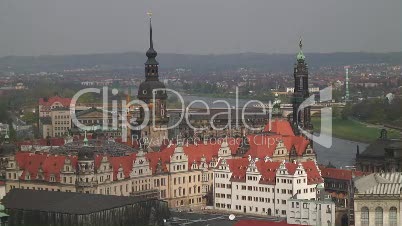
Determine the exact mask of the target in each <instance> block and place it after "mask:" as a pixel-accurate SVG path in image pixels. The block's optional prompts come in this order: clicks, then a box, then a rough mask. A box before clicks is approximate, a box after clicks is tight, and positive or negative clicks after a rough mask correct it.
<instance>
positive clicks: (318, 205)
mask: <svg viewBox="0 0 402 226" xmlns="http://www.w3.org/2000/svg"><path fill="white" fill-rule="evenodd" d="M286 222H287V223H288V224H301V225H325V226H335V203H334V202H333V201H332V199H331V197H330V195H328V194H326V193H325V191H324V187H323V186H317V197H316V200H306V199H299V198H298V197H297V195H296V196H295V197H294V198H291V199H289V200H288V215H287V216H286Z"/></svg>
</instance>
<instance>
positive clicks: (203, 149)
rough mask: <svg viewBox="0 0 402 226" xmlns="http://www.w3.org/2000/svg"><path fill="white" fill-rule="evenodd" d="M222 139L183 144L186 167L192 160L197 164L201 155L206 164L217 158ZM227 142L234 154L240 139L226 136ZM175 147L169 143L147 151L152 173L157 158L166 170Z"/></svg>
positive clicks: (189, 167) (189, 165)
mask: <svg viewBox="0 0 402 226" xmlns="http://www.w3.org/2000/svg"><path fill="white" fill-rule="evenodd" d="M222 141H223V140H218V141H217V142H208V143H206V144H204V143H200V144H189V145H186V144H184V145H183V150H184V153H185V154H186V155H187V157H188V169H191V165H192V164H193V163H194V161H195V162H196V163H197V164H199V163H200V162H201V158H202V157H205V159H206V162H207V163H208V164H209V163H210V162H211V161H212V159H213V158H214V159H216V160H217V159H218V151H219V148H220V147H221V142H222ZM227 143H228V146H229V148H230V150H231V152H232V155H234V154H236V151H237V149H238V147H239V145H240V139H235V138H228V139H227ZM176 147H177V146H176V145H171V146H169V147H166V148H164V149H163V150H161V151H160V152H150V153H147V155H146V156H147V158H148V159H149V161H150V165H151V168H152V171H153V173H155V170H156V166H157V164H158V161H159V159H161V160H162V164H163V168H164V171H165V172H167V168H166V163H168V162H170V157H171V156H172V155H173V153H174V149H175V148H176Z"/></svg>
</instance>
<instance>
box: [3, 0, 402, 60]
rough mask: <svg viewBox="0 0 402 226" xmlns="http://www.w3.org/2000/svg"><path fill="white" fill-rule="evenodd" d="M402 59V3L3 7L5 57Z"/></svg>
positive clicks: (50, 2)
mask: <svg viewBox="0 0 402 226" xmlns="http://www.w3.org/2000/svg"><path fill="white" fill-rule="evenodd" d="M149 10H151V11H152V12H153V19H152V20H153V28H154V43H155V49H156V50H157V51H158V52H163V53H187V54H229V53H240V52H242V53H243V52H259V53H294V52H297V50H298V41H299V37H300V36H303V43H304V46H303V48H304V51H305V52H345V51H346V52H359V51H364V52H396V51H402V13H401V10H402V1H401V0H384V1H379V0H0V56H8V55H28V56H37V55H49V54H51V55H63V54H89V53H116V52H131V51H141V52H145V51H146V50H147V48H148V45H149V44H148V17H147V15H146V12H147V11H149Z"/></svg>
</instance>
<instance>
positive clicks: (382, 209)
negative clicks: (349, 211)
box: [354, 172, 402, 226]
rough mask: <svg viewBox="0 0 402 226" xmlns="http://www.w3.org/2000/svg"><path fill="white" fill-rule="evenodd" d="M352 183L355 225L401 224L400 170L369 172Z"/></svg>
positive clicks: (385, 225)
mask: <svg viewBox="0 0 402 226" xmlns="http://www.w3.org/2000/svg"><path fill="white" fill-rule="evenodd" d="M354 184H355V194H354V209H355V226H377V225H384V226H399V225H402V221H401V208H402V175H401V173H400V172H394V173H374V174H370V175H368V176H364V177H361V178H356V180H355V182H354Z"/></svg>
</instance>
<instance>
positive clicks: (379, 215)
mask: <svg viewBox="0 0 402 226" xmlns="http://www.w3.org/2000/svg"><path fill="white" fill-rule="evenodd" d="M382 222H383V211H382V208H381V207H377V208H375V226H382V225H383V224H382Z"/></svg>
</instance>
